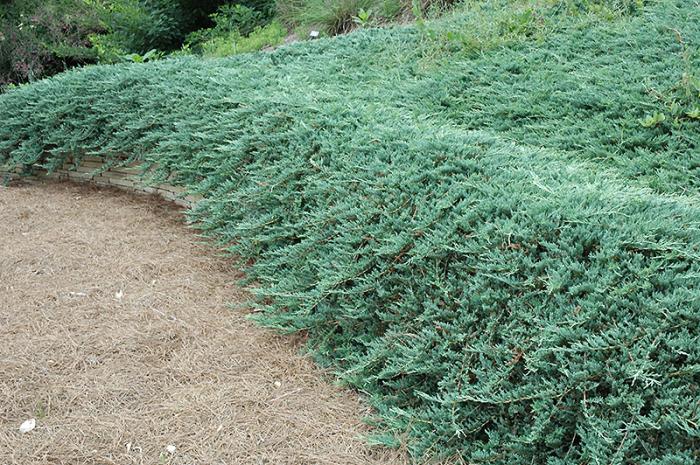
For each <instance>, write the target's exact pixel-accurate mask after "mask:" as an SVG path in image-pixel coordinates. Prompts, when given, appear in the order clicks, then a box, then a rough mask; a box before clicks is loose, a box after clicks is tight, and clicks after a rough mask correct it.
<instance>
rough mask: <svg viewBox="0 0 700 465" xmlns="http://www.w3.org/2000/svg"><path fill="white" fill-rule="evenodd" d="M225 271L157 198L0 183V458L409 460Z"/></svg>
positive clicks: (7, 463) (227, 265)
mask: <svg viewBox="0 0 700 465" xmlns="http://www.w3.org/2000/svg"><path fill="white" fill-rule="evenodd" d="M236 273H237V272H236V271H235V270H234V269H232V268H231V262H230V261H229V260H227V259H225V258H222V257H219V256H217V254H216V253H215V252H214V251H212V250H211V249H210V248H207V247H206V246H204V245H201V244H200V243H199V240H198V238H197V236H196V234H195V233H194V232H193V231H191V230H189V229H187V228H186V227H185V226H184V225H183V221H182V215H181V213H180V212H178V211H177V209H176V207H174V206H172V205H170V204H165V203H164V202H162V201H159V200H157V199H152V198H145V197H140V196H135V195H130V194H125V193H121V192H116V191H114V190H105V189H102V190H100V189H96V188H94V187H88V186H76V185H73V184H50V183H49V184H41V185H24V186H19V187H12V188H0V341H1V343H0V464H2V465H11V464H22V465H27V464H120V465H126V464H180V465H185V464H204V465H209V464H212V465H213V464H256V465H260V464H270V465H278V464H334V465H337V464H380V463H381V464H404V463H406V462H405V458H404V455H403V454H402V453H400V452H394V451H387V450H384V449H378V448H370V447H369V446H367V445H366V444H365V443H364V442H363V441H362V439H361V438H360V437H361V435H363V434H365V433H366V432H367V431H368V429H367V427H366V426H364V425H363V423H362V422H361V418H362V417H363V416H365V415H367V414H368V413H369V412H368V411H367V410H366V408H365V407H364V406H363V404H362V403H361V402H360V400H359V399H358V397H357V396H356V395H355V394H353V393H351V392H349V391H347V390H344V389H341V388H339V387H337V386H334V385H333V384H332V379H330V378H329V377H328V376H327V374H325V373H324V372H323V371H321V370H320V369H318V368H317V367H316V366H315V365H314V364H313V363H312V362H310V361H309V360H308V359H307V358H305V357H303V356H301V355H299V352H298V351H299V347H300V344H301V341H300V339H299V338H296V339H291V338H283V337H279V336H276V335H274V334H272V333H271V332H269V331H265V330H263V329H260V328H258V327H255V326H254V325H253V324H251V323H250V322H248V321H247V320H246V318H245V312H244V311H241V310H233V309H231V308H230V307H229V304H231V303H236V302H244V301H245V298H246V295H245V291H244V290H242V289H240V288H239V287H237V286H236V284H235V277H236ZM29 418H36V420H37V426H36V429H34V430H33V431H31V432H29V433H26V434H21V433H20V432H19V426H20V424H21V423H22V422H23V421H24V420H26V419H29ZM169 445H173V446H175V448H176V450H175V452H174V453H171V452H168V450H167V447H168V446H169Z"/></svg>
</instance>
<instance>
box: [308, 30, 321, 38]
mask: <svg viewBox="0 0 700 465" xmlns="http://www.w3.org/2000/svg"><path fill="white" fill-rule="evenodd" d="M318 36H319V32H318V31H311V32H309V37H311V38H312V39H315V38H317V37H318Z"/></svg>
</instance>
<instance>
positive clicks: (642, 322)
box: [0, 0, 700, 465]
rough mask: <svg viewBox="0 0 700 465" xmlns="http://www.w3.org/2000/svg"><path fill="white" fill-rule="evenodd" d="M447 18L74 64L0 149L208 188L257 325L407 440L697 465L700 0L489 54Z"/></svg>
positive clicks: (24, 91) (29, 107)
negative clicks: (139, 167)
mask: <svg viewBox="0 0 700 465" xmlns="http://www.w3.org/2000/svg"><path fill="white" fill-rule="evenodd" d="M440 24H442V25H440ZM440 24H438V25H435V26H434V27H435V29H432V30H431V29H428V30H427V31H426V30H425V29H423V28H421V29H420V30H419V29H415V28H405V29H393V30H375V31H365V32H359V33H356V34H351V35H348V36H345V37H341V38H336V39H333V40H326V41H318V42H315V43H312V44H297V45H293V46H290V47H284V48H281V49H279V50H277V51H275V52H272V53H264V54H255V55H245V56H240V57H236V58H232V59H223V60H212V61H200V60H195V59H191V58H187V59H178V60H166V61H164V62H157V63H153V64H148V65H131V66H126V65H119V66H110V67H93V68H87V69H82V70H77V71H72V72H69V73H65V74H63V75H60V76H57V77H55V78H52V79H49V80H46V81H42V82H39V83H36V84H33V85H31V86H26V87H22V88H20V89H16V90H12V91H11V92H9V93H8V94H6V95H4V96H2V97H0V119H1V120H2V121H3V123H4V124H3V125H2V127H0V162H2V161H5V162H7V163H10V164H16V165H29V166H31V165H44V166H48V167H51V166H56V165H58V164H60V163H61V162H62V160H63V159H64V157H66V156H68V155H69V154H73V155H77V156H81V155H84V154H100V155H103V156H107V157H113V156H115V155H117V154H122V153H125V154H127V155H129V156H131V158H132V159H138V160H143V161H144V162H146V164H147V165H149V164H150V165H151V166H155V165H154V164H157V167H158V168H157V169H156V172H155V174H156V175H160V176H161V177H164V176H168V175H172V176H174V182H176V183H179V184H181V185H184V186H188V187H189V188H190V189H191V190H192V191H194V192H200V193H202V194H203V195H204V196H205V199H204V200H203V201H202V202H201V204H200V205H199V207H198V208H197V209H196V210H195V211H194V212H193V213H192V218H193V220H194V221H196V222H197V223H198V224H199V226H200V227H201V228H202V229H203V230H204V231H206V232H207V233H208V234H211V235H212V237H215V238H217V239H218V240H219V241H220V242H221V244H224V245H225V246H226V247H227V248H229V250H230V251H231V252H232V253H233V254H234V256H237V257H239V258H240V259H241V262H242V263H246V264H247V269H248V276H249V279H250V282H251V283H254V284H255V292H256V294H257V296H258V297H259V299H258V302H257V305H258V306H259V307H260V309H261V310H262V312H261V313H260V314H259V320H260V321H261V322H263V323H265V324H267V325H270V326H272V327H276V328H279V329H281V330H284V331H306V332H308V334H309V336H310V338H309V347H310V349H311V351H312V353H314V354H315V355H316V356H317V357H318V359H319V360H320V361H322V362H324V363H327V364H330V365H332V366H334V367H335V368H336V369H337V370H338V371H339V373H340V374H341V376H342V378H343V379H344V380H346V381H347V382H348V383H350V384H352V385H353V386H356V387H357V388H358V389H360V390H362V391H363V392H365V393H366V394H367V395H368V396H369V398H370V399H371V401H372V403H373V405H374V406H375V407H376V408H377V411H378V413H379V417H380V420H379V424H380V425H382V426H383V427H384V428H385V430H386V431H387V432H388V433H392V434H393V435H394V437H396V438H402V439H403V440H405V441H406V442H407V443H408V446H409V448H410V450H411V452H412V453H413V454H414V455H415V457H416V458H419V457H422V456H425V455H428V456H445V455H453V456H458V457H460V458H462V459H463V460H465V461H466V462H468V463H496V464H503V465H505V464H529V463H535V464H551V465H555V464H556V465H564V464H644V465H661V464H664V465H671V464H673V465H676V464H683V465H691V464H695V463H697V462H698V460H700V427H699V424H700V203H698V193H697V189H698V186H699V185H700V181H699V178H698V168H699V166H700V164H699V163H698V159H699V157H700V155H699V154H698V142H700V132H699V126H698V122H697V119H696V118H694V117H693V116H692V115H693V108H694V107H693V105H695V102H696V100H695V99H696V98H697V96H696V95H695V94H693V93H692V91H688V90H689V89H692V80H690V79H689V76H690V77H692V76H694V74H693V73H695V72H696V71H697V69H698V68H697V64H698V62H697V57H696V56H693V55H692V53H690V52H688V50H693V47H697V45H698V41H699V40H700V9H698V8H697V6H696V5H694V4H692V2H685V1H680V0H679V1H677V2H659V3H658V4H652V5H650V6H648V7H647V8H646V10H645V12H644V13H643V14H640V15H637V16H632V17H627V18H622V19H617V20H616V21H615V22H613V23H608V22H604V21H603V22H599V21H593V22H586V23H585V24H584V23H581V22H576V23H574V24H573V25H572V26H570V27H569V26H561V27H562V29H561V30H560V32H558V33H554V34H552V35H549V36H547V37H546V38H544V39H543V41H542V42H538V41H530V42H527V41H525V42H519V43H515V44H511V45H510V46H509V47H506V48H494V49H490V50H484V51H482V52H479V53H474V51H473V50H472V49H469V50H464V49H463V48H462V46H463V44H464V41H461V43H462V45H459V44H457V43H455V42H454V41H453V40H452V38H451V37H450V36H448V35H444V36H443V35H442V34H443V33H446V30H445V29H444V28H445V27H448V26H446V25H449V24H454V23H452V22H450V21H446V22H445V23H440ZM421 31H422V32H421ZM431 31H432V32H431ZM679 37H680V38H681V40H678V38H679ZM689 83H690V84H689ZM689 86H690V87H689ZM686 91H688V92H686ZM660 114H663V115H664V118H663V119H661V118H660V117H658V115H660ZM654 115H657V116H656V117H655V116H654ZM654 118H655V120H654ZM652 120H653V121H652ZM153 175H154V172H149V175H148V176H149V178H150V177H151V176H153ZM377 440H379V441H381V442H392V441H394V440H393V439H390V437H389V436H388V435H387V436H379V437H377Z"/></svg>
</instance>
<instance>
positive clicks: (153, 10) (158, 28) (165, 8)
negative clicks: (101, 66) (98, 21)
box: [91, 0, 224, 63]
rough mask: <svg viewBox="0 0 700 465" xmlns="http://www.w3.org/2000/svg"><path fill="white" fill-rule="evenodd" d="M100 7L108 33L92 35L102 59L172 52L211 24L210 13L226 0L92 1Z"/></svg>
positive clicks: (113, 60) (108, 61)
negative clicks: (196, 32) (190, 35)
mask: <svg viewBox="0 0 700 465" xmlns="http://www.w3.org/2000/svg"><path fill="white" fill-rule="evenodd" d="M91 1H92V3H93V4H94V5H95V6H96V7H99V10H100V11H101V16H102V21H103V23H104V24H105V27H106V29H107V31H108V34H103V35H95V36H93V37H92V41H93V44H94V46H95V48H96V50H97V51H98V54H99V57H100V61H101V62H105V63H110V62H115V61H121V59H122V57H124V56H126V55H128V54H132V53H136V54H140V55H143V54H145V53H147V52H149V51H150V50H159V51H171V50H175V49H178V48H180V47H181V45H182V44H183V42H184V40H185V38H186V36H187V35H188V34H189V33H191V32H192V31H195V30H197V29H201V28H206V27H209V26H211V20H210V18H209V15H210V14H211V13H212V12H214V11H215V10H216V8H217V7H219V6H220V5H221V4H222V3H224V0H207V1H203V2H195V1H192V0H178V1H170V0H91Z"/></svg>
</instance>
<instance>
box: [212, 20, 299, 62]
mask: <svg viewBox="0 0 700 465" xmlns="http://www.w3.org/2000/svg"><path fill="white" fill-rule="evenodd" d="M286 35H287V30H286V29H285V28H284V27H282V26H281V25H280V24H279V23H278V22H277V21H273V22H271V23H270V24H268V25H266V26H262V27H261V26H258V27H256V28H255V29H254V30H253V31H252V32H251V33H250V34H248V35H247V36H244V35H242V34H241V33H240V32H238V31H237V30H233V31H231V32H230V33H228V34H227V35H225V36H216V37H213V38H211V39H209V40H207V41H206V42H203V43H202V44H200V45H199V48H200V50H201V53H202V55H204V56H206V57H226V56H230V55H236V54H239V53H248V52H256V51H258V50H262V49H264V48H267V47H273V46H276V45H279V44H281V43H282V42H284V38H285V36H286Z"/></svg>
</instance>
